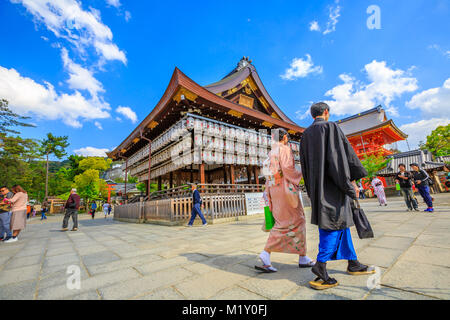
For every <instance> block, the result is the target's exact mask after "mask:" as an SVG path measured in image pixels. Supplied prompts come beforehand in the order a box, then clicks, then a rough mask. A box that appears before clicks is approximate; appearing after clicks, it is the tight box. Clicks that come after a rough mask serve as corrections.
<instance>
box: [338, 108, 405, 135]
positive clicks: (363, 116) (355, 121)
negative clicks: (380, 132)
mask: <svg viewBox="0 0 450 320" xmlns="http://www.w3.org/2000/svg"><path fill="white" fill-rule="evenodd" d="M336 123H337V124H338V125H339V127H340V128H341V129H342V131H343V132H344V134H345V135H346V136H347V137H349V136H352V135H357V134H362V133H364V132H368V131H373V130H375V129H379V128H383V127H386V128H390V129H391V131H392V134H393V135H394V137H397V138H396V139H397V140H398V139H400V140H404V139H406V138H407V137H408V135H406V134H405V133H404V132H402V131H401V130H400V129H399V128H398V127H397V126H396V125H395V123H394V121H392V120H388V119H387V117H386V112H385V111H384V109H383V107H382V106H378V107H376V108H372V109H369V110H366V111H363V112H360V113H358V114H355V115H353V116H350V117H347V118H344V119H341V120H338V121H336Z"/></svg>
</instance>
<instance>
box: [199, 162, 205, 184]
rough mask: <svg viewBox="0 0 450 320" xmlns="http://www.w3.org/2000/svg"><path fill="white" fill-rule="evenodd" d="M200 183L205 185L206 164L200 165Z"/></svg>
mask: <svg viewBox="0 0 450 320" xmlns="http://www.w3.org/2000/svg"><path fill="white" fill-rule="evenodd" d="M200 183H201V184H205V183H206V181H205V164H204V163H202V164H200Z"/></svg>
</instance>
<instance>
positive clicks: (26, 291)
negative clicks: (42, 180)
mask: <svg viewBox="0 0 450 320" xmlns="http://www.w3.org/2000/svg"><path fill="white" fill-rule="evenodd" d="M434 197H435V199H436V201H435V203H436V211H435V212H434V213H426V212H423V211H421V212H407V211H406V210H405V209H406V208H405V205H404V203H403V199H402V198H388V201H389V205H388V206H387V207H379V206H378V203H377V201H376V199H370V200H364V201H362V207H363V208H364V209H365V211H366V213H367V216H368V217H369V219H370V221H371V223H372V226H373V229H374V231H375V238H374V239H368V240H360V239H359V238H358V237H357V234H356V230H355V228H352V234H353V241H354V244H355V247H356V250H357V253H358V258H359V260H360V261H361V262H363V263H366V264H370V265H376V266H378V267H379V270H380V273H379V274H377V275H373V276H371V277H370V278H369V276H350V275H347V274H346V273H345V270H346V262H345V261H337V262H330V263H328V267H329V273H330V275H331V276H333V277H335V278H336V279H337V280H338V281H339V282H340V285H339V286H338V287H336V288H332V289H329V290H326V291H315V290H313V289H311V288H309V286H308V282H309V281H310V280H312V279H313V278H314V277H313V275H312V273H311V271H310V269H299V268H298V265H297V259H298V256H295V255H288V254H281V253H274V254H272V262H273V265H274V266H275V267H276V268H277V269H278V272H277V273H275V274H260V273H258V272H257V271H256V270H255V269H254V265H255V263H259V262H258V260H257V255H258V254H259V252H261V250H262V249H263V248H264V244H265V241H266V239H267V236H268V234H267V233H264V232H262V231H261V225H262V222H263V220H262V218H257V219H254V220H247V221H237V222H232V223H223V224H214V225H208V226H206V227H202V226H198V227H197V226H194V227H193V228H186V227H167V226H158V225H150V224H131V223H123V222H117V221H114V220H113V219H112V217H111V216H110V217H108V218H107V219H105V218H104V217H103V215H102V214H97V217H96V219H95V220H92V219H91V218H90V216H88V215H85V214H83V215H80V229H79V231H78V232H61V231H60V228H61V221H62V216H53V217H50V218H49V219H48V220H47V221H43V222H41V221H39V218H37V217H36V218H33V219H32V220H31V221H29V223H28V225H27V228H26V230H25V232H23V234H21V235H20V236H19V238H20V241H18V242H16V243H11V244H6V243H0V299H369V300H370V299H449V298H450V276H449V275H450V232H449V231H450V194H439V195H434ZM420 200H421V199H420ZM421 208H422V209H423V208H424V205H423V203H422V202H421ZM306 214H307V216H308V221H309V211H308V209H307V211H306ZM71 223H72V222H70V224H69V227H71ZM307 240H308V249H309V256H310V257H312V258H315V256H316V254H317V245H318V230H317V227H316V226H313V225H310V224H309V223H308V224H307ZM69 266H78V267H79V270H80V276H81V288H80V289H72V290H70V289H68V287H67V284H66V283H67V279H68V277H69V276H71V274H67V273H66V272H67V269H68V267H69Z"/></svg>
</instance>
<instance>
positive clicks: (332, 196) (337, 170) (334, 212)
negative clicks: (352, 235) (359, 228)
mask: <svg viewBox="0 0 450 320" xmlns="http://www.w3.org/2000/svg"><path fill="white" fill-rule="evenodd" d="M300 161H301V165H302V173H303V177H304V179H305V185H306V191H307V193H308V196H309V198H310V199H311V209H312V213H311V223H312V224H315V225H318V226H319V228H321V229H324V230H343V229H346V228H349V227H351V226H353V225H354V224H353V218H352V210H351V206H350V202H351V199H356V191H355V189H354V188H353V185H352V183H351V181H353V180H358V179H361V178H363V177H365V176H367V171H366V170H365V169H364V167H363V166H362V164H361V161H359V159H358V157H357V155H356V153H355V151H354V150H353V148H352V146H351V145H350V142H349V141H348V140H347V138H346V137H345V135H344V133H343V132H342V130H341V128H339V126H338V125H337V124H336V123H334V122H328V121H326V120H324V119H321V118H316V120H315V121H314V122H313V124H312V125H310V126H309V127H308V128H307V129H306V130H305V131H304V133H303V136H302V139H301V141H300Z"/></svg>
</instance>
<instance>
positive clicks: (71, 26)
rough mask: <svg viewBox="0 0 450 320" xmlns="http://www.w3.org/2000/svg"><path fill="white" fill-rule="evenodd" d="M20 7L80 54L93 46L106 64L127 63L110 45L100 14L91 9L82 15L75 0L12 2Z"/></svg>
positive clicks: (79, 3)
mask: <svg viewBox="0 0 450 320" xmlns="http://www.w3.org/2000/svg"><path fill="white" fill-rule="evenodd" d="M11 2H13V3H21V4H22V5H23V6H24V7H25V8H26V9H27V10H28V12H29V13H31V14H32V15H33V17H34V19H35V21H37V22H40V23H43V24H44V25H45V26H46V27H47V29H48V30H50V31H51V32H53V33H54V34H55V36H56V37H58V38H63V39H66V40H67V41H69V42H70V43H72V44H73V45H74V46H75V47H76V48H77V49H78V50H79V52H80V53H84V52H85V49H86V48H87V47H91V46H93V47H94V48H95V49H96V51H97V53H98V54H100V55H102V58H103V59H106V60H119V61H121V62H123V63H124V64H126V63H127V60H126V56H125V53H124V52H123V51H120V50H119V49H118V48H117V46H116V45H115V44H114V43H113V42H112V39H113V34H112V32H111V29H109V27H108V26H106V25H105V24H103V23H102V21H101V17H100V12H99V11H98V10H96V9H94V8H89V11H85V10H83V8H82V4H81V2H80V1H77V0H52V1H50V0H11Z"/></svg>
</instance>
